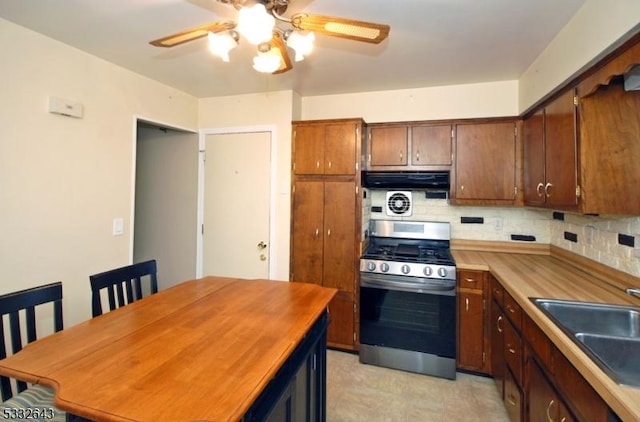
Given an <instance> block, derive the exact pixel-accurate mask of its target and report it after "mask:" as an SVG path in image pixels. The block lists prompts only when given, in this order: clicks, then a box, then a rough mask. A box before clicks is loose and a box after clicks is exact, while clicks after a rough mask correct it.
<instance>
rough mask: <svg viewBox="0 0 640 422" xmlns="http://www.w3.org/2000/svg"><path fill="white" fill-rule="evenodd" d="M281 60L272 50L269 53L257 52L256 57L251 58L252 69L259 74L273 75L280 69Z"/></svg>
mask: <svg viewBox="0 0 640 422" xmlns="http://www.w3.org/2000/svg"><path fill="white" fill-rule="evenodd" d="M281 61H282V58H281V57H280V54H279V53H278V52H277V51H275V50H274V49H270V50H269V51H265V52H263V51H258V55H257V56H255V57H254V58H253V68H254V69H255V70H257V71H258V72H261V73H273V72H275V71H276V70H278V69H280V64H281Z"/></svg>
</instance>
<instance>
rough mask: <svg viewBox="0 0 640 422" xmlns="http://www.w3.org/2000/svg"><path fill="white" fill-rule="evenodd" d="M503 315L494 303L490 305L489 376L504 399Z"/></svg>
mask: <svg viewBox="0 0 640 422" xmlns="http://www.w3.org/2000/svg"><path fill="white" fill-rule="evenodd" d="M504 324H505V320H504V313H503V312H502V308H500V306H499V305H498V303H497V302H496V301H492V303H491V375H492V376H493V380H494V381H495V383H496V387H497V388H498V393H499V394H500V397H501V398H503V399H504V371H505V360H504Z"/></svg>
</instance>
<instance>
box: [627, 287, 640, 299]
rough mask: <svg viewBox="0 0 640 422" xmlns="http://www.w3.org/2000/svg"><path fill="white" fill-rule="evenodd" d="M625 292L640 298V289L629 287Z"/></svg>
mask: <svg viewBox="0 0 640 422" xmlns="http://www.w3.org/2000/svg"><path fill="white" fill-rule="evenodd" d="M625 292H626V293H627V294H628V295H631V296H637V297H640V287H629V288H627V289H626V290H625Z"/></svg>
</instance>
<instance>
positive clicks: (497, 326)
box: [496, 315, 502, 333]
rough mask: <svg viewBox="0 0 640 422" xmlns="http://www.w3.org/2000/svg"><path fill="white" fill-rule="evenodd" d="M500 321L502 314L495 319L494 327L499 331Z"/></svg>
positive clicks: (500, 328) (500, 330) (500, 329)
mask: <svg viewBox="0 0 640 422" xmlns="http://www.w3.org/2000/svg"><path fill="white" fill-rule="evenodd" d="M500 321H502V315H500V316H498V319H497V320H496V328H497V329H498V332H499V333H501V332H502V327H501V326H500Z"/></svg>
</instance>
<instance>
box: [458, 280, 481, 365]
mask: <svg viewBox="0 0 640 422" xmlns="http://www.w3.org/2000/svg"><path fill="white" fill-rule="evenodd" d="M483 302H484V298H483V292H482V291H481V290H466V291H458V318H459V319H458V367H460V368H463V369H467V370H471V371H479V372H483V371H484V366H485V348H484V305H483Z"/></svg>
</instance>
